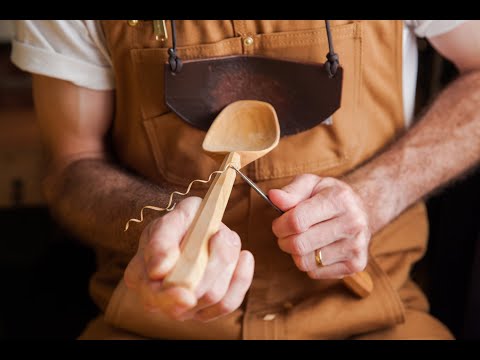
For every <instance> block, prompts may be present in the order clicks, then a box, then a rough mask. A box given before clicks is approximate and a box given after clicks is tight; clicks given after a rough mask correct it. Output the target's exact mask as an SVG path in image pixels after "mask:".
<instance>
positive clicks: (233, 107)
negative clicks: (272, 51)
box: [164, 100, 280, 290]
mask: <svg viewBox="0 0 480 360" xmlns="http://www.w3.org/2000/svg"><path fill="white" fill-rule="evenodd" d="M279 140H280V126H279V123H278V119H277V114H276V112H275V109H274V108H273V107H272V106H271V105H270V104H268V103H266V102H262V101H254V100H242V101H236V102H234V103H231V104H230V105H228V106H227V107H225V108H224V109H223V110H222V112H221V113H220V114H218V116H217V117H216V119H215V121H214V122H213V123H212V125H211V126H210V129H209V130H208V132H207V135H206V137H205V139H204V141H203V145H202V147H203V149H204V150H205V151H207V152H208V153H209V154H210V155H211V156H212V157H213V158H217V159H218V158H222V157H223V159H224V160H223V163H222V165H221V167H220V170H224V169H225V168H226V167H229V166H234V167H236V168H242V167H244V166H246V165H247V164H249V163H251V162H252V161H255V160H256V159H258V158H260V157H262V156H264V155H265V154H266V153H268V152H269V151H271V150H272V149H273V148H275V146H277V144H278V141H279ZM235 175H236V173H235V170H233V169H232V168H227V170H225V171H223V173H221V174H218V175H217V176H216V177H215V179H214V180H213V182H212V184H211V185H210V188H209V190H208V192H207V194H206V195H205V198H204V199H203V201H202V203H201V204H200V208H199V209H198V211H197V214H196V216H195V218H194V219H193V222H192V225H191V226H190V228H189V229H188V231H187V233H186V234H185V237H184V239H183V242H182V245H181V254H180V258H179V259H178V261H177V264H176V265H175V268H174V269H173V270H172V271H171V272H170V273H169V274H168V275H167V277H166V278H165V279H164V284H165V285H166V286H172V285H176V286H183V287H186V288H188V289H191V290H193V289H194V288H195V287H196V285H197V284H198V283H199V281H200V280H201V278H202V276H203V273H204V271H205V268H206V266H207V261H208V240H209V239H210V237H211V236H212V235H213V234H214V233H216V232H217V231H218V229H219V227H220V223H221V221H222V217H223V213H224V212H225V207H226V206H227V202H228V199H229V197H230V193H231V191H232V187H233V183H234V181H235Z"/></svg>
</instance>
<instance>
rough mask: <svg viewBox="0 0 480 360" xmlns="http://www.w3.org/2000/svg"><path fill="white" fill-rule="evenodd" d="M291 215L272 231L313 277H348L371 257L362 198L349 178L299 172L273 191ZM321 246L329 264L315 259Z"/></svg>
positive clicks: (276, 223) (277, 202) (275, 199)
mask: <svg viewBox="0 0 480 360" xmlns="http://www.w3.org/2000/svg"><path fill="white" fill-rule="evenodd" d="M268 195H269V197H270V199H271V201H272V202H273V203H274V204H275V205H276V206H278V207H279V208H280V209H282V210H283V211H286V212H285V214H283V215H282V216H280V217H279V218H277V219H275V220H274V221H273V223H272V230H273V233H274V234H275V236H277V238H278V245H279V247H280V248H281V249H282V250H283V251H285V252H287V253H289V254H291V255H292V258H293V260H294V262H295V264H296V266H297V267H298V268H299V269H300V270H301V271H304V272H306V273H307V274H308V276H309V277H311V278H313V279H331V278H342V277H344V276H346V275H351V274H353V273H356V272H359V271H362V270H364V269H365V267H366V265H367V261H368V244H369V242H370V229H369V221H368V214H367V212H366V210H365V207H364V205H363V202H362V200H361V199H360V197H359V196H358V195H357V194H356V193H355V192H354V190H353V189H352V188H351V187H350V186H349V185H348V184H347V183H345V182H343V181H340V180H337V179H334V178H329V177H326V178H322V177H319V176H317V175H312V174H304V175H299V176H297V177H296V178H295V179H293V181H292V182H291V183H290V184H288V185H287V186H285V187H284V188H282V189H272V190H270V191H269V193H268ZM317 249H320V251H321V260H322V264H323V266H319V264H317V262H316V260H315V250H317Z"/></svg>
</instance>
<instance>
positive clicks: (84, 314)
mask: <svg viewBox="0 0 480 360" xmlns="http://www.w3.org/2000/svg"><path fill="white" fill-rule="evenodd" d="M2 23H3V21H0V30H2V27H3V30H4V33H5V26H8V25H6V24H5V23H3V24H2ZM7 30H8V29H7ZM7 32H8V31H7ZM419 51H420V58H419V71H418V72H419V78H418V85H417V98H416V109H417V111H419V110H420V109H421V108H422V107H423V106H424V105H425V104H428V102H429V101H430V100H431V98H432V97H433V96H435V94H437V93H438V92H439V91H441V89H442V88H443V87H444V86H445V85H446V84H448V83H449V82H450V81H452V80H453V79H454V78H455V76H457V73H456V70H455V68H454V67H453V65H452V64H450V63H449V62H447V61H445V60H444V59H442V58H441V57H440V56H439V55H438V54H437V53H436V52H435V51H434V50H433V48H432V47H430V46H429V45H428V43H427V42H426V41H424V40H419ZM9 57H10V45H9V43H8V36H7V37H4V38H2V37H1V31H0V231H1V232H0V234H1V235H0V239H1V240H0V274H1V275H0V276H1V277H2V289H3V290H2V296H0V339H12V338H65V339H72V338H75V337H77V336H78V335H79V334H80V332H81V330H82V329H83V328H84V326H85V325H86V323H87V322H88V320H89V319H91V318H92V317H94V316H95V314H96V312H97V310H96V308H95V306H94V305H93V303H92V302H91V300H90V299H89V297H88V279H89V277H90V275H91V273H92V272H93V271H94V269H95V257H94V255H93V253H92V252H91V250H89V249H88V248H85V247H84V246H82V245H81V244H79V242H78V241H76V240H75V239H74V238H72V237H70V236H69V235H68V234H66V233H65V232H64V231H63V230H62V229H61V228H60V227H59V226H58V225H56V224H55V222H54V221H53V220H52V219H51V217H50V215H49V212H48V210H47V209H46V207H45V204H44V201H43V199H42V195H41V190H40V186H41V179H42V176H43V171H44V169H45V159H44V156H43V153H42V147H41V144H40V138H39V133H38V130H37V128H36V126H35V116H34V112H33V104H32V97H31V81H30V77H29V75H27V74H25V73H23V72H21V71H20V70H18V69H17V68H15V66H13V65H12V64H11V63H10V61H9ZM479 180H480V173H479V171H475V172H472V173H471V174H470V175H469V176H467V177H465V178H464V179H462V180H459V181H457V182H455V183H454V184H452V185H451V186H450V187H448V188H447V189H445V190H443V191H442V192H440V193H438V194H436V195H435V196H433V197H432V198H430V199H429V200H428V203H427V205H428V211H429V218H430V224H431V228H430V242H429V248H428V252H427V255H426V257H425V258H424V259H423V260H422V261H421V262H420V263H419V264H418V265H417V266H416V267H415V269H414V272H413V276H414V278H415V279H416V280H417V282H418V283H419V284H420V285H421V286H422V287H423V289H424V290H425V291H426V293H427V295H428V297H429V299H430V302H431V312H432V313H433V314H434V315H435V316H436V317H438V318H439V319H440V320H441V321H443V322H444V323H445V324H446V325H447V326H448V327H449V328H450V329H451V330H452V331H453V333H454V334H455V336H456V337H457V338H459V339H480V311H478V310H479V309H480V222H479V221H478V220H479V217H480V183H479ZM476 284H477V285H476Z"/></svg>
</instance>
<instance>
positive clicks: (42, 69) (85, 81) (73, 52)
mask: <svg viewBox="0 0 480 360" xmlns="http://www.w3.org/2000/svg"><path fill="white" fill-rule="evenodd" d="M465 21H467V20H405V21H404V28H403V35H404V36H403V101H404V103H403V107H404V111H405V112H404V113H405V122H406V124H407V125H409V124H410V122H411V120H412V117H413V110H414V103H415V88H416V81H417V68H418V51H417V42H416V39H415V36H419V37H427V38H429V37H433V36H437V35H440V34H443V33H446V32H448V31H450V30H452V29H454V28H455V27H457V26H458V25H460V24H461V23H463V22H465ZM12 45H13V46H12V54H11V59H12V62H13V63H14V64H15V65H17V66H18V67H19V68H20V69H22V70H25V71H28V72H32V73H36V74H41V75H46V76H50V77H54V78H59V79H63V80H68V81H71V82H73V83H74V84H76V85H79V86H83V87H87V88H90V89H95V90H110V89H114V88H115V78H114V76H113V70H112V61H111V58H110V55H109V52H108V50H107V47H106V44H105V39H104V36H103V32H102V29H101V26H100V23H99V21H97V20H17V21H16V22H15V37H14V40H13V42H12Z"/></svg>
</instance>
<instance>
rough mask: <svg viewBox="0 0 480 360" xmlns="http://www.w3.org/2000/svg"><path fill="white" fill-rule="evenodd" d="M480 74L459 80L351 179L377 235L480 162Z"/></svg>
mask: <svg viewBox="0 0 480 360" xmlns="http://www.w3.org/2000/svg"><path fill="white" fill-rule="evenodd" d="M479 103H480V71H476V72H471V73H469V74H466V75H463V76H461V77H459V78H458V79H457V80H456V81H454V82H453V83H452V84H451V85H450V86H448V87H447V88H446V89H445V90H444V91H443V92H442V93H441V94H440V95H439V96H438V98H437V99H436V101H435V102H434V103H433V105H432V106H431V107H430V109H429V110H428V111H427V112H426V113H425V115H424V116H423V117H422V118H421V119H420V120H419V121H418V123H417V124H416V125H415V126H414V127H413V128H412V129H411V130H409V131H408V132H407V133H406V134H405V135H404V136H402V137H401V138H400V139H399V140H398V141H396V142H395V143H394V144H392V145H391V146H390V147H389V148H388V149H387V150H386V151H384V152H383V153H381V154H380V155H379V156H377V157H376V158H374V159H373V160H371V161H369V162H368V163H366V164H365V165H364V166H361V167H360V168H358V169H356V170H355V171H353V172H352V173H350V174H348V175H347V176H346V177H345V179H344V180H345V181H346V182H347V183H349V184H350V185H351V186H352V187H353V188H354V189H355V190H356V191H357V193H358V194H359V195H360V197H361V198H362V199H363V201H364V203H365V206H366V208H367V212H368V213H369V216H370V226H371V230H372V233H375V232H376V231H378V230H379V229H381V228H382V227H383V226H385V225H386V224H388V223H389V222H390V221H392V220H393V219H394V218H395V217H396V216H398V215H399V214H400V213H401V212H402V211H404V210H405V209H406V208H408V207H409V206H410V205H412V204H413V203H415V202H416V201H418V200H420V199H422V198H424V197H425V196H427V195H428V194H429V193H431V192H432V191H434V190H435V189H437V188H438V187H440V186H442V185H444V184H446V183H448V182H449V181H450V180H453V179H455V178H457V177H459V176H460V175H461V174H463V173H464V172H465V171H467V170H468V169H470V168H472V167H473V166H474V165H475V164H477V163H478V161H479V160H480V107H479V105H478V104H479Z"/></svg>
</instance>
